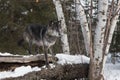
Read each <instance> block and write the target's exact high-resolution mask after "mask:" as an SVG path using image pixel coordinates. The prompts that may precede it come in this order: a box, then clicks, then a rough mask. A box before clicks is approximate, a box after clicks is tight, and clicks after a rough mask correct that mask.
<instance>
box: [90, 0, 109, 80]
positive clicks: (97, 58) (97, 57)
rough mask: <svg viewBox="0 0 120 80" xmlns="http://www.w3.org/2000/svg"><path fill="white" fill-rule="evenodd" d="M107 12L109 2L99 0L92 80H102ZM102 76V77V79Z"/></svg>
mask: <svg viewBox="0 0 120 80" xmlns="http://www.w3.org/2000/svg"><path fill="white" fill-rule="evenodd" d="M107 10H108V0H99V1H98V17H97V20H98V21H97V26H96V29H95V36H94V59H93V61H92V62H93V63H92V64H94V65H93V67H92V66H91V67H92V69H91V70H93V73H91V74H92V76H91V77H92V78H91V80H102V77H103V73H101V72H103V71H101V69H102V66H103V64H101V63H102V60H103V55H104V54H103V47H104V36H105V28H106V23H107ZM89 74H90V73H89ZM100 76H102V77H101V78H100Z"/></svg>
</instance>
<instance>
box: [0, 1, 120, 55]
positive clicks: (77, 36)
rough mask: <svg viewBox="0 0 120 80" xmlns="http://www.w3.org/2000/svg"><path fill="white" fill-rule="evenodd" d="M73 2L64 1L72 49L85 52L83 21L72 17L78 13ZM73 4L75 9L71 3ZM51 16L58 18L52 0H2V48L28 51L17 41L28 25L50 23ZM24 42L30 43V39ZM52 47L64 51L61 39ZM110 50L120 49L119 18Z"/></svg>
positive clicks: (75, 51) (23, 52) (55, 50)
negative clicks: (28, 41)
mask: <svg viewBox="0 0 120 80" xmlns="http://www.w3.org/2000/svg"><path fill="white" fill-rule="evenodd" d="M71 3H72V0H66V1H63V2H62V5H63V10H64V14H65V18H66V24H67V28H68V38H69V44H70V52H71V53H72V54H76V53H81V54H83V53H85V50H84V49H85V48H84V43H83V42H84V41H83V36H82V33H81V29H80V25H78V24H79V23H78V22H77V20H75V19H73V18H72V16H75V14H74V13H72V11H71V10H70V9H68V6H69V7H70V5H71ZM70 8H71V9H72V6H71V7H70ZM119 19H120V18H119ZM50 20H57V16H56V11H55V7H54V5H53V2H52V0H0V52H10V53H12V54H26V51H25V50H24V49H23V48H22V47H19V46H18V45H17V42H18V40H19V39H21V37H22V33H23V31H24V29H25V27H26V26H27V25H28V24H31V23H38V24H44V25H47V24H48V23H49V21H50ZM77 23H78V24H77ZM25 46H26V47H27V43H26V44H25ZM53 51H54V52H55V53H58V52H61V51H62V50H61V46H60V40H59V39H58V41H57V43H56V45H54V46H53ZM110 52H120V21H119V22H118V25H117V27H116V30H115V33H114V37H113V41H112V45H111V49H110Z"/></svg>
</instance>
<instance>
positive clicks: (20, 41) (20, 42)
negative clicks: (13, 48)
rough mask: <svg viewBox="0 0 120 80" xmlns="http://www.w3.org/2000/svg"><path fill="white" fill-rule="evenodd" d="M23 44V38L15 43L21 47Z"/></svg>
mask: <svg viewBox="0 0 120 80" xmlns="http://www.w3.org/2000/svg"><path fill="white" fill-rule="evenodd" d="M23 43H24V39H23V38H22V39H20V40H19V41H18V42H17V44H18V46H23Z"/></svg>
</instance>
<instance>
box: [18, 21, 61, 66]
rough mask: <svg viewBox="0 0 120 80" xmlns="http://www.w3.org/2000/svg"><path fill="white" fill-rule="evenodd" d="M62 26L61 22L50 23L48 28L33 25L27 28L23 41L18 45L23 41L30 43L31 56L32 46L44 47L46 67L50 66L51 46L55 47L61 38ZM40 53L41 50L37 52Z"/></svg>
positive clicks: (20, 42)
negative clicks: (48, 57) (48, 58)
mask: <svg viewBox="0 0 120 80" xmlns="http://www.w3.org/2000/svg"><path fill="white" fill-rule="evenodd" d="M60 25H61V22H60V21H50V22H49V24H48V25H47V26H45V25H39V24H31V25H29V26H28V27H26V29H25V31H24V33H23V39H21V40H20V41H19V43H18V44H19V45H21V44H22V42H23V41H26V42H28V44H29V48H28V52H29V54H32V52H31V50H32V49H31V48H32V44H35V45H36V46H37V47H40V46H42V47H43V49H44V52H45V59H46V65H48V60H47V51H48V50H49V51H50V53H52V51H51V46H52V45H54V44H55V42H56V40H57V38H58V37H60ZM38 51H39V50H37V53H38ZM52 54H53V53H52Z"/></svg>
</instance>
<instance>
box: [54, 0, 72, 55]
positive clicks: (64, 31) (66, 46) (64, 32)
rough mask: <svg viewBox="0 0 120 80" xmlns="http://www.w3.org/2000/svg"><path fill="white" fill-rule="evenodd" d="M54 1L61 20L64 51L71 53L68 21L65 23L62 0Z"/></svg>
mask: <svg viewBox="0 0 120 80" xmlns="http://www.w3.org/2000/svg"><path fill="white" fill-rule="evenodd" d="M53 3H54V5H55V8H56V13H57V17H58V20H60V21H61V32H60V34H61V42H62V49H63V53H67V54H69V52H70V50H69V43H68V37H67V27H66V23H65V18H64V13H63V9H62V5H61V3H60V0H53Z"/></svg>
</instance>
